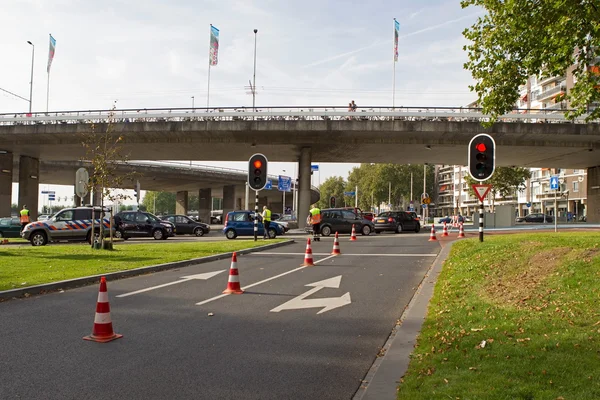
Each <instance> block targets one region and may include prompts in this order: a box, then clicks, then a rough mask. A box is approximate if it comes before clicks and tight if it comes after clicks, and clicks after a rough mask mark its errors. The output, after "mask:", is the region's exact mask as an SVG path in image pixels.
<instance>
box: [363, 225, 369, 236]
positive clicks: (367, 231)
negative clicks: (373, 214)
mask: <svg viewBox="0 0 600 400" xmlns="http://www.w3.org/2000/svg"><path fill="white" fill-rule="evenodd" d="M361 233H362V235H363V236H369V235H370V234H371V228H370V227H369V225H363V227H362V229H361Z"/></svg>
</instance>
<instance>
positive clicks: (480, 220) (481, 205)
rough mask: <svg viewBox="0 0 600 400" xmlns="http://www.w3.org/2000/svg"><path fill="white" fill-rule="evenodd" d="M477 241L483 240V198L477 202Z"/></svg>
mask: <svg viewBox="0 0 600 400" xmlns="http://www.w3.org/2000/svg"><path fill="white" fill-rule="evenodd" d="M479 241H480V242H483V200H481V202H480V203H479Z"/></svg>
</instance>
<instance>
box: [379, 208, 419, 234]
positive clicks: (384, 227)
mask: <svg viewBox="0 0 600 400" xmlns="http://www.w3.org/2000/svg"><path fill="white" fill-rule="evenodd" d="M373 222H374V224H375V233H381V232H383V231H392V232H396V233H400V232H403V231H413V232H417V233H418V232H419V231H420V230H421V223H420V222H419V220H417V219H416V218H414V217H413V216H412V215H410V214H409V212H408V211H386V212H382V213H381V214H379V215H378V216H377V218H375V220H374V221H373Z"/></svg>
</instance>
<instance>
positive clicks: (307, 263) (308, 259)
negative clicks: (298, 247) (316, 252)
mask: <svg viewBox="0 0 600 400" xmlns="http://www.w3.org/2000/svg"><path fill="white" fill-rule="evenodd" d="M300 266H301V267H314V266H315V263H314V261H313V256H312V248H311V247H310V238H308V239H306V252H305V253H304V262H303V263H302V264H301V265H300Z"/></svg>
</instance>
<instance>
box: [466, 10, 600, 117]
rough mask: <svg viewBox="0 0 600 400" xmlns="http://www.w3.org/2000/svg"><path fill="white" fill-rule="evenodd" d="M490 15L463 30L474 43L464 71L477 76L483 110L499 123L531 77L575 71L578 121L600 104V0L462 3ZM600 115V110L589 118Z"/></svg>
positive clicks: (573, 101)
mask: <svg viewBox="0 0 600 400" xmlns="http://www.w3.org/2000/svg"><path fill="white" fill-rule="evenodd" d="M461 5H462V7H463V8H466V7H481V8H483V9H484V10H485V11H486V14H485V15H484V16H482V17H479V18H478V20H477V22H476V23H475V24H474V25H473V26H472V27H471V28H468V29H466V30H465V31H464V32H463V35H464V36H465V38H467V39H468V40H470V41H471V43H470V44H467V45H466V46H464V49H465V50H466V51H467V53H468V56H469V61H467V62H466V63H465V65H464V66H465V69H467V70H469V71H470V72H471V74H472V75H473V78H475V80H476V83H475V85H473V86H471V90H473V91H475V92H477V95H478V99H479V104H480V106H481V107H482V108H483V112H484V113H486V114H489V115H491V116H492V117H493V118H494V119H495V118H496V117H498V116H500V115H503V114H505V113H508V112H510V111H512V110H513V109H514V107H515V105H516V103H517V100H518V98H519V86H520V85H523V84H525V83H526V82H527V79H528V78H529V77H530V76H538V77H539V76H561V75H564V74H565V73H566V72H567V70H569V69H570V68H573V71H572V73H573V77H574V81H575V84H574V86H573V88H572V89H571V90H570V92H569V93H567V94H566V99H567V100H568V101H570V108H572V109H574V111H573V112H569V113H568V115H567V116H568V117H570V118H575V117H577V116H580V115H582V114H585V113H587V112H588V106H589V104H591V103H592V102H595V101H600V91H599V90H598V87H599V86H600V74H599V71H600V70H599V69H598V67H593V66H594V64H596V58H597V57H598V56H599V55H600V24H599V23H598V21H600V3H598V0H578V1H565V0H545V1H540V0H536V1H531V0H511V1H499V0H462V1H461ZM598 117H600V108H597V109H595V110H593V111H592V112H591V113H590V115H589V116H588V117H587V119H588V120H591V119H597V118H598Z"/></svg>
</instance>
